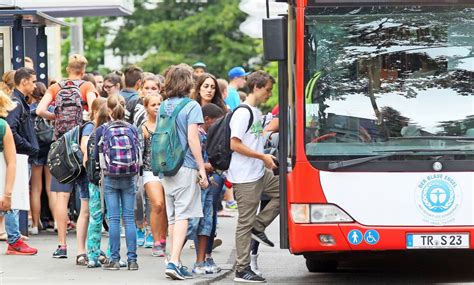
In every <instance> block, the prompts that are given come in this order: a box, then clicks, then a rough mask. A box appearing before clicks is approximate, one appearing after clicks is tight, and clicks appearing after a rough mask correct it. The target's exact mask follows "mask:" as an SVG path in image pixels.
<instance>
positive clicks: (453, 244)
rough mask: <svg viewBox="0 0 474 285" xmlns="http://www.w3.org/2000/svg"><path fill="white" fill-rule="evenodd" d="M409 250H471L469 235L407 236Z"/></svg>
mask: <svg viewBox="0 0 474 285" xmlns="http://www.w3.org/2000/svg"><path fill="white" fill-rule="evenodd" d="M407 248H408V249H418V248H469V234H468V233H449V234H407Z"/></svg>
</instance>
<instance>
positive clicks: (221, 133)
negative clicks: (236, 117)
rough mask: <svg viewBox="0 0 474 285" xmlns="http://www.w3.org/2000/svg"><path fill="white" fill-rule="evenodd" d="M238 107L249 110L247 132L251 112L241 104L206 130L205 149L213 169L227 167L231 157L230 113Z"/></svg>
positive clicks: (251, 120)
mask: <svg viewBox="0 0 474 285" xmlns="http://www.w3.org/2000/svg"><path fill="white" fill-rule="evenodd" d="M239 108H245V109H247V110H248V111H249V112H250V120H249V124H248V126H247V130H246V131H245V132H248V130H249V129H250V127H251V126H252V124H253V112H252V109H250V107H249V106H247V105H245V104H242V105H240V106H238V107H237V108H235V110H234V112H229V113H227V114H226V115H225V116H224V117H223V118H221V119H219V120H217V121H216V122H215V123H214V124H213V125H212V126H211V127H210V128H209V131H208V132H207V146H206V151H207V155H208V158H209V162H210V163H211V165H212V167H214V168H215V169H218V170H221V171H225V170H227V169H229V166H230V160H231V158H232V150H231V149H230V134H231V132H230V120H231V119H232V115H233V114H234V113H235V111H236V110H237V109H239Z"/></svg>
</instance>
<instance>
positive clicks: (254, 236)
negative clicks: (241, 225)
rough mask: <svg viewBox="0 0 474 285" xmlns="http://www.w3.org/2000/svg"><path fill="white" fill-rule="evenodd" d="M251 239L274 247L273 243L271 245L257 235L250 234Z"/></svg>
mask: <svg viewBox="0 0 474 285" xmlns="http://www.w3.org/2000/svg"><path fill="white" fill-rule="evenodd" d="M252 239H254V240H256V241H258V242H259V243H261V244H264V245H266V246H268V247H275V245H271V244H269V243H267V242H264V241H263V240H262V239H261V238H259V237H258V236H256V235H254V234H252Z"/></svg>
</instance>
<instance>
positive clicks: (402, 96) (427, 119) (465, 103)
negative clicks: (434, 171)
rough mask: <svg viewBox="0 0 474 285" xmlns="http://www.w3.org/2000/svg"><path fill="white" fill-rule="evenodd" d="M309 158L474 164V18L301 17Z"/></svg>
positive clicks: (468, 14)
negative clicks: (396, 157)
mask: <svg viewBox="0 0 474 285" xmlns="http://www.w3.org/2000/svg"><path fill="white" fill-rule="evenodd" d="M305 32H306V35H305V39H304V40H305V94H304V96H305V103H306V104H305V144H306V153H307V155H308V157H313V158H316V159H319V160H330V161H334V160H337V161H339V160H345V159H354V158H358V157H359V158H360V157H370V156H382V157H386V156H388V155H390V154H391V153H393V154H395V153H403V154H405V155H404V158H403V159H413V157H419V158H420V159H422V158H423V156H424V155H425V156H428V154H429V156H433V155H437V154H438V153H439V154H441V155H442V154H446V153H448V154H452V158H450V159H452V160H467V159H469V160H472V159H474V91H473V88H474V86H473V82H474V8H473V7H456V8H454V7H451V8H447V7H418V6H417V7H411V6H410V7H407V6H403V7H354V8H343V7H341V8H321V7H319V8H308V9H307V10H306V27H305Z"/></svg>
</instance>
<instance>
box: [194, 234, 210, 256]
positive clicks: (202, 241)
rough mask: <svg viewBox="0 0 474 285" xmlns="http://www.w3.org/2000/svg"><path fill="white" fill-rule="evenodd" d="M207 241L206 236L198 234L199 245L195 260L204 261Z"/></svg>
mask: <svg viewBox="0 0 474 285" xmlns="http://www.w3.org/2000/svg"><path fill="white" fill-rule="evenodd" d="M208 241H209V237H208V236H198V242H199V245H196V246H197V256H196V262H204V261H205V260H206V249H207V243H208Z"/></svg>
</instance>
